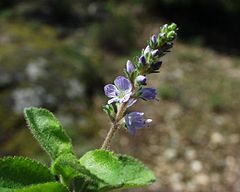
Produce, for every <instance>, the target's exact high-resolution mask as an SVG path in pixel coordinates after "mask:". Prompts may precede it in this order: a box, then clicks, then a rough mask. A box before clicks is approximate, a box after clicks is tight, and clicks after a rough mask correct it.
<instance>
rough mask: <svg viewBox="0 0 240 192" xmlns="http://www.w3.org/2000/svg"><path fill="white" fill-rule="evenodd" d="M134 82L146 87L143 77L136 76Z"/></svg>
mask: <svg viewBox="0 0 240 192" xmlns="http://www.w3.org/2000/svg"><path fill="white" fill-rule="evenodd" d="M136 81H137V82H138V83H140V84H141V85H146V82H147V78H146V77H145V76H144V75H138V76H137V77H136Z"/></svg>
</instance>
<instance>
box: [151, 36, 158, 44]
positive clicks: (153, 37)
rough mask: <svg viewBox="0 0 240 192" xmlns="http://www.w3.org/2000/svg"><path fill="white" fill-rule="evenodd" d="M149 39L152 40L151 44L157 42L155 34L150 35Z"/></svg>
mask: <svg viewBox="0 0 240 192" xmlns="http://www.w3.org/2000/svg"><path fill="white" fill-rule="evenodd" d="M151 41H152V43H153V44H156V43H157V36H156V34H154V35H152V37H151Z"/></svg>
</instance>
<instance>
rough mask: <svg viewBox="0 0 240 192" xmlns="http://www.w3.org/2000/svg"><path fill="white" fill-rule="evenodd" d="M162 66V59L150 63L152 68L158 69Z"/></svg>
mask: <svg viewBox="0 0 240 192" xmlns="http://www.w3.org/2000/svg"><path fill="white" fill-rule="evenodd" d="M161 66H162V61H158V62H156V63H154V64H153V65H152V69H153V70H158V69H160V67H161Z"/></svg>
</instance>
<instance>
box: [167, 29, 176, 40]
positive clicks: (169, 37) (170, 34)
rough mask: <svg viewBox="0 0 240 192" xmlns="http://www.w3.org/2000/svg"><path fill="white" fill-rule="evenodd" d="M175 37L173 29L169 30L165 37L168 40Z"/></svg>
mask: <svg viewBox="0 0 240 192" xmlns="http://www.w3.org/2000/svg"><path fill="white" fill-rule="evenodd" d="M175 37H176V33H175V31H170V32H169V33H168V34H167V39H168V40H169V41H172V40H174V39H175Z"/></svg>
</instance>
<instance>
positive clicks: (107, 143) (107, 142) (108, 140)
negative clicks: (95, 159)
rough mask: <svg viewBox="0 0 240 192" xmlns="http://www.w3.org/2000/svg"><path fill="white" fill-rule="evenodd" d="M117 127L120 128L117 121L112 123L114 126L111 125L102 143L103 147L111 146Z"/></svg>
mask: <svg viewBox="0 0 240 192" xmlns="http://www.w3.org/2000/svg"><path fill="white" fill-rule="evenodd" d="M117 129H118V125H116V124H115V122H114V123H112V126H111V128H110V130H109V131H108V134H107V136H106V138H105V140H104V142H103V144H102V147H101V149H108V148H109V147H110V143H111V141H112V138H113V136H114V135H115V133H116V131H117Z"/></svg>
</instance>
